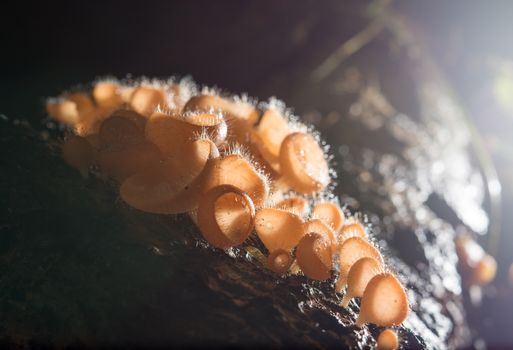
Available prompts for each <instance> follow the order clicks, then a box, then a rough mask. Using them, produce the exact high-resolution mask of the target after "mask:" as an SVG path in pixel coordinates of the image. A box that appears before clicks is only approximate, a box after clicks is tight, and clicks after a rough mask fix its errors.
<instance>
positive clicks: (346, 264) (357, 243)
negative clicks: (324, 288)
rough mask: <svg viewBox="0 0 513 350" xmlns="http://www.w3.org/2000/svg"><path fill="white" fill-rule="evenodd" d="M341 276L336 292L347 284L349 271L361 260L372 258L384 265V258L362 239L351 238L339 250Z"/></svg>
mask: <svg viewBox="0 0 513 350" xmlns="http://www.w3.org/2000/svg"><path fill="white" fill-rule="evenodd" d="M338 253H339V257H338V259H339V275H338V280H337V284H336V287H335V290H336V291H337V292H340V291H341V290H342V289H343V288H344V287H345V286H346V284H347V275H348V273H349V269H350V268H351V266H353V264H354V263H355V262H357V261H358V260H360V259H361V258H365V257H371V258H374V259H376V260H377V261H378V262H380V263H381V264H382V265H383V257H382V256H381V253H380V252H379V250H378V249H376V247H374V246H373V245H372V244H370V243H369V242H367V241H366V240H364V239H363V238H360V237H351V238H348V239H347V240H345V241H344V243H342V245H341V246H340V248H339V251H338Z"/></svg>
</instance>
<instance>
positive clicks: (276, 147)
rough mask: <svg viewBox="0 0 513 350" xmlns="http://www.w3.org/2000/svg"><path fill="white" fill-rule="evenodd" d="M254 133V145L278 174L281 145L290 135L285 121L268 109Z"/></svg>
mask: <svg viewBox="0 0 513 350" xmlns="http://www.w3.org/2000/svg"><path fill="white" fill-rule="evenodd" d="M256 132H257V137H256V141H257V142H256V145H257V148H258V150H259V151H260V153H261V154H262V157H263V158H264V159H265V161H266V162H267V163H268V164H269V165H270V166H271V167H272V168H273V170H274V171H276V172H277V173H280V148H281V143H282V142H283V140H284V139H285V137H287V135H288V134H290V128H289V125H288V123H287V120H286V119H285V118H284V117H283V116H282V115H281V114H280V113H279V112H277V111H275V110H272V109H269V110H267V111H266V112H265V113H264V115H263V116H262V119H261V120H260V123H259V124H258V128H257V131H256Z"/></svg>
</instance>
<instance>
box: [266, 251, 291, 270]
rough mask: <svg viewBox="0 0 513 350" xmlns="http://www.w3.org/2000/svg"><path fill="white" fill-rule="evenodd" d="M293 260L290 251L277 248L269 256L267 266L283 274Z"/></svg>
mask: <svg viewBox="0 0 513 350" xmlns="http://www.w3.org/2000/svg"><path fill="white" fill-rule="evenodd" d="M293 260H294V259H293V258H292V256H291V255H290V252H289V251H286V250H284V249H276V250H275V251H273V252H271V254H269V256H268V257H267V266H268V267H269V269H270V270H272V271H274V272H276V273H278V274H283V273H285V272H287V271H288V270H289V268H290V266H291V265H292V262H293Z"/></svg>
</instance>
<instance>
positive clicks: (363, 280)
mask: <svg viewBox="0 0 513 350" xmlns="http://www.w3.org/2000/svg"><path fill="white" fill-rule="evenodd" d="M381 272H383V266H382V265H381V262H379V261H378V260H376V259H374V258H370V257H366V258H361V259H360V260H358V261H357V262H355V263H354V264H353V266H351V268H350V269H349V273H348V274H347V291H346V295H344V298H343V299H342V302H341V303H340V305H341V306H342V307H347V306H348V305H349V302H350V301H351V299H352V298H355V297H357V298H361V297H362V296H363V292H364V291H365V287H367V284H368V283H369V281H370V280H371V279H372V277H374V276H376V275H377V274H378V273H381Z"/></svg>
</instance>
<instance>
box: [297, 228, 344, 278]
mask: <svg viewBox="0 0 513 350" xmlns="http://www.w3.org/2000/svg"><path fill="white" fill-rule="evenodd" d="M303 230H304V231H305V234H306V233H309V232H315V233H319V234H321V235H324V236H326V238H327V239H328V242H329V246H330V248H331V253H332V255H333V254H335V252H336V251H337V236H336V234H335V231H333V229H332V228H331V227H329V226H328V225H327V224H326V223H324V222H323V221H321V220H320V219H312V220H310V221H307V222H305V224H304V227H303ZM330 268H331V266H330Z"/></svg>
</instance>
